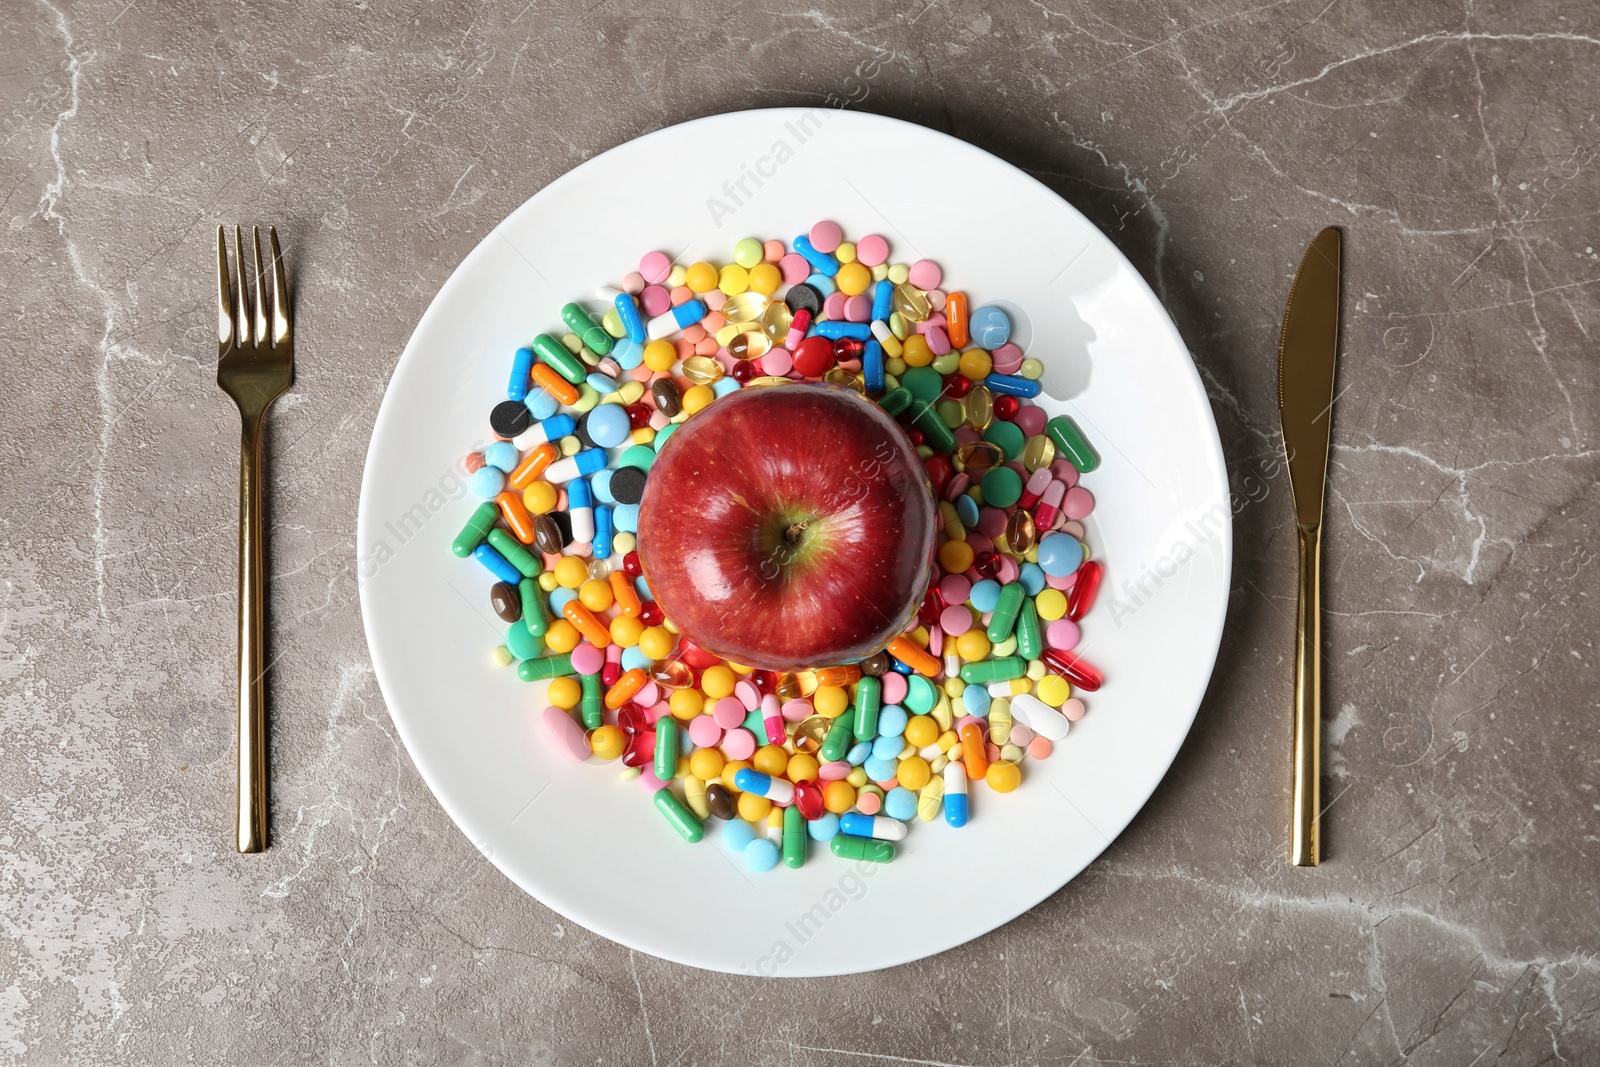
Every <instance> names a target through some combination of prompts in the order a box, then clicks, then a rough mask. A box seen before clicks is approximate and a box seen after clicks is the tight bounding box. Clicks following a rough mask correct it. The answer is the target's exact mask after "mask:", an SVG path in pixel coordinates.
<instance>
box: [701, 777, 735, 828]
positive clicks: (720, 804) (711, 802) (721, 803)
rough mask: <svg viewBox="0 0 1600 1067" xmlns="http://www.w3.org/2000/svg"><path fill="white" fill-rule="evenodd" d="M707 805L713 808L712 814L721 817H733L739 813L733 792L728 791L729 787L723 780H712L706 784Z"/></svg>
mask: <svg viewBox="0 0 1600 1067" xmlns="http://www.w3.org/2000/svg"><path fill="white" fill-rule="evenodd" d="M706 807H708V808H710V809H711V814H713V815H715V816H716V817H717V818H719V819H731V818H733V817H734V816H735V815H737V814H738V813H739V809H738V808H736V807H735V806H734V803H733V794H731V793H729V792H728V787H727V786H725V785H723V784H722V783H721V782H712V783H711V784H710V785H708V786H706Z"/></svg>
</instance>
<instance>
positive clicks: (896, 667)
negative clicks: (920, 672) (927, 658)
mask: <svg viewBox="0 0 1600 1067" xmlns="http://www.w3.org/2000/svg"><path fill="white" fill-rule="evenodd" d="M889 669H890V670H891V671H894V672H895V673H896V674H906V675H909V674H914V673H916V672H914V671H913V670H912V669H911V664H909V663H903V662H901V661H900V660H897V659H895V658H894V657H893V656H890V657H889Z"/></svg>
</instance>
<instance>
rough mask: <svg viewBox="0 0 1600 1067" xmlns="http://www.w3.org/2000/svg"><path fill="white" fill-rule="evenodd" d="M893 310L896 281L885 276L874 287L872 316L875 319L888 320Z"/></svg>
mask: <svg viewBox="0 0 1600 1067" xmlns="http://www.w3.org/2000/svg"><path fill="white" fill-rule="evenodd" d="M893 312H894V282H891V281H890V280H889V279H888V278H885V279H883V280H882V281H880V282H879V283H878V284H877V285H874V286H873V287H872V317H873V319H874V320H878V319H881V320H883V321H884V322H888V321H889V316H890V315H891V314H892V313H893Z"/></svg>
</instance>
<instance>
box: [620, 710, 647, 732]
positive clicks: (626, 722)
mask: <svg viewBox="0 0 1600 1067" xmlns="http://www.w3.org/2000/svg"><path fill="white" fill-rule="evenodd" d="M617 728H618V729H620V730H621V731H622V732H623V733H624V734H626V735H627V736H629V737H633V736H635V735H637V734H642V733H644V732H645V731H646V730H648V729H650V720H649V717H648V716H646V715H645V713H644V710H643V709H642V708H640V707H639V706H638V705H637V704H633V703H628V704H624V705H622V707H620V708H618V709H617Z"/></svg>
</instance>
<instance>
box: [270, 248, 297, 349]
mask: <svg viewBox="0 0 1600 1067" xmlns="http://www.w3.org/2000/svg"><path fill="white" fill-rule="evenodd" d="M267 240H268V241H270V242H271V244H272V345H273V347H274V348H276V347H277V346H278V345H282V344H287V343H288V342H289V331H290V330H291V329H292V328H293V326H292V324H291V323H290V321H289V286H288V283H287V282H286V280H285V279H284V276H283V250H282V249H281V248H279V247H278V228H277V227H276V226H268V227H267Z"/></svg>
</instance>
